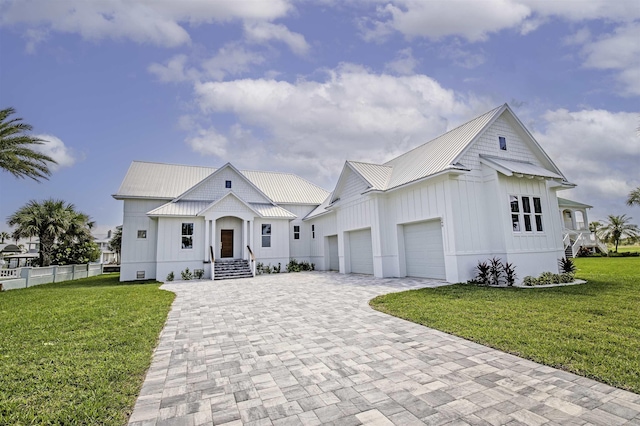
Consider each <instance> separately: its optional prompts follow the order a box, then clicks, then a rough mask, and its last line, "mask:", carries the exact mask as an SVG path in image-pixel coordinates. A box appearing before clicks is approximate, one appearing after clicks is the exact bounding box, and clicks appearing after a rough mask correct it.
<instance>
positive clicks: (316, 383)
mask: <svg viewBox="0 0 640 426" xmlns="http://www.w3.org/2000/svg"><path fill="white" fill-rule="evenodd" d="M442 284H443V283H441V282H437V281H429V280H419V279H375V278H372V277H365V276H357V275H340V274H337V273H320V272H315V273H297V274H279V275H270V276H269V275H267V276H264V275H263V276H259V277H256V278H254V279H244V280H232V281H217V282H215V283H214V282H186V283H173V284H165V285H164V286H163V288H165V289H167V290H171V291H174V292H175V293H176V294H177V298H176V301H175V302H174V305H173V307H172V310H171V313H170V314H169V318H168V321H167V324H166V325H165V328H164V330H163V332H162V335H161V338H160V343H159V346H158V348H157V349H156V352H155V355H154V358H153V363H152V365H151V368H150V370H149V372H148V374H147V377H146V380H145V382H144V385H143V387H142V391H141V394H140V397H139V398H138V401H137V403H136V406H135V409H134V412H133V414H132V416H131V419H130V425H133V426H142V425H211V424H215V425H220V424H226V425H243V424H244V425H319V424H335V425H360V424H366V425H402V426H405V425H414V424H415V425H422V424H429V425H440V424H450V425H583V424H595V425H622V424H629V425H632V424H633V425H640V395H637V394H633V393H630V392H625V391H622V390H619V389H616V388H613V387H610V386H606V385H603V384H601V383H598V382H595V381H592V380H589V379H586V378H582V377H579V376H576V375H574V374H570V373H566V372H563V371H560V370H556V369H554V368H551V367H546V366H542V365H540V364H536V363H534V362H531V361H527V360H524V359H522V358H518V357H516V356H513V355H509V354H505V353H503V352H500V351H497V350H494V349H491V348H488V347H485V346H482V345H479V344H476V343H472V342H469V341H466V340H464V339H461V338H458V337H454V336H451V335H448V334H445V333H442V332H439V331H436V330H432V329H429V328H426V327H422V326H419V325H416V324H413V323H410V322H407V321H403V320H401V319H397V318H393V317H390V316H388V315H385V314H382V313H379V312H376V311H374V310H372V309H371V308H369V306H368V304H367V302H368V301H369V300H370V299H371V298H373V297H374V296H376V295H379V294H384V293H389V292H393V291H401V290H405V289H410V288H419V287H430V286H437V285H442Z"/></svg>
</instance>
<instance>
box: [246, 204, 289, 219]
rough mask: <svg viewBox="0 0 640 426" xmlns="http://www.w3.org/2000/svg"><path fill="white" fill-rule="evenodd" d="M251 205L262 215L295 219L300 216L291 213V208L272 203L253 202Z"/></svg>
mask: <svg viewBox="0 0 640 426" xmlns="http://www.w3.org/2000/svg"><path fill="white" fill-rule="evenodd" d="M250 206H251V207H253V209H254V210H255V211H257V212H258V213H259V214H260V216H262V217H268V218H285V219H295V218H296V217H298V216H296V215H295V214H293V213H291V212H290V211H289V210H287V209H283V208H282V207H280V206H274V205H272V204H257V203H251V204H250Z"/></svg>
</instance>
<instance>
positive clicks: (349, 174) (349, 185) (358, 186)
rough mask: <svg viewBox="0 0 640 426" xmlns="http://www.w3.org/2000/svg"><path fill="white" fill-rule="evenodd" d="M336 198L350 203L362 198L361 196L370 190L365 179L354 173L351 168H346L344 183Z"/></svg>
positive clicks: (341, 183) (341, 184)
mask: <svg viewBox="0 0 640 426" xmlns="http://www.w3.org/2000/svg"><path fill="white" fill-rule="evenodd" d="M339 185H340V186H339V188H338V191H337V192H336V197H337V198H340V200H342V201H349V200H352V199H355V198H358V197H360V196H361V194H362V193H363V192H364V191H366V190H367V188H369V185H368V184H367V182H365V181H364V179H363V178H362V177H361V176H359V175H358V174H356V173H355V172H354V171H352V170H351V169H350V168H346V171H345V176H344V177H343V178H342V182H340V184H339Z"/></svg>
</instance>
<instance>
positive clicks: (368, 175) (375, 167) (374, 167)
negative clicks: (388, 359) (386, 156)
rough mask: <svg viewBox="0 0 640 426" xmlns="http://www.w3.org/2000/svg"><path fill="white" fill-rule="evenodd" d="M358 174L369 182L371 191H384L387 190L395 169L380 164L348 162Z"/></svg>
mask: <svg viewBox="0 0 640 426" xmlns="http://www.w3.org/2000/svg"><path fill="white" fill-rule="evenodd" d="M347 164H349V165H351V166H352V167H353V169H355V171H356V172H358V173H359V174H360V176H362V178H363V179H364V180H366V181H367V183H368V184H369V186H370V187H371V189H378V190H384V189H386V188H387V184H388V183H389V179H390V178H391V172H393V167H391V166H384V165H380V164H372V163H361V162H359V161H347Z"/></svg>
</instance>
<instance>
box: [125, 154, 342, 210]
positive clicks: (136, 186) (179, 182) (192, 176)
mask: <svg viewBox="0 0 640 426" xmlns="http://www.w3.org/2000/svg"><path fill="white" fill-rule="evenodd" d="M216 170H217V169H215V168H212V167H200V166H185V165H178V164H164V163H150V162H143V161H134V162H132V163H131V166H130V167H129V170H128V171H127V174H126V176H125V178H124V181H123V182H122V184H121V185H120V188H119V189H118V192H117V193H116V194H114V197H115V198H137V197H140V198H156V199H157V198H166V199H173V198H175V197H177V196H179V195H181V194H183V193H184V192H186V191H187V190H188V189H189V188H191V187H193V186H194V185H196V184H197V183H198V182H200V181H202V180H203V179H205V178H206V177H207V176H209V175H210V174H211V173H213V172H215V171H216ZM241 173H242V174H243V175H244V176H245V177H246V178H247V179H248V180H249V181H251V182H252V183H253V184H254V185H255V186H257V187H258V188H259V189H260V190H261V191H262V192H264V193H265V194H266V195H267V196H268V197H269V198H270V199H271V200H272V201H273V202H275V203H288V204H320V203H322V201H324V199H325V198H326V197H327V196H328V195H329V192H328V191H326V190H324V189H322V188H320V187H319V186H316V185H314V184H312V183H311V182H309V181H307V180H305V179H303V178H301V177H299V176H296V175H294V174H291V173H277V172H262V171H245V170H243V171H241Z"/></svg>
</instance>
